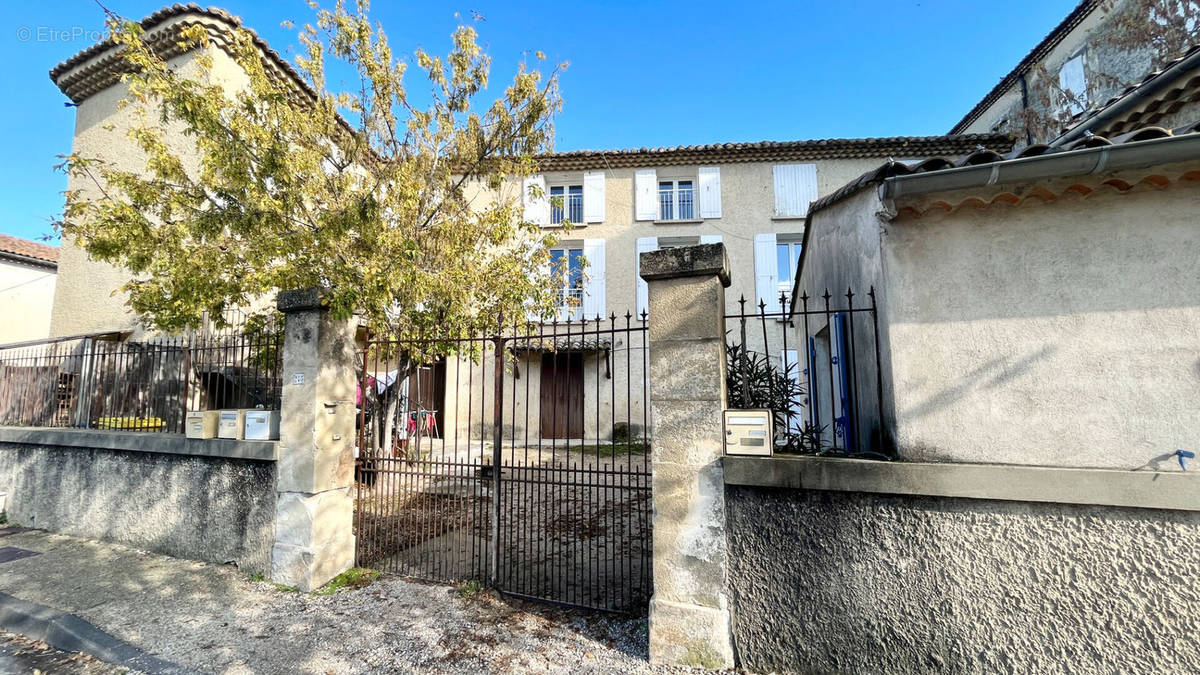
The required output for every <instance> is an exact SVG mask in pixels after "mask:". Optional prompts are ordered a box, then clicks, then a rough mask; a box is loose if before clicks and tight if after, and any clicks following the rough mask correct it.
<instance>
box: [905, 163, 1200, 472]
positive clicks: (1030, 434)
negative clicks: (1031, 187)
mask: <svg viewBox="0 0 1200 675" xmlns="http://www.w3.org/2000/svg"><path fill="white" fill-rule="evenodd" d="M1187 168H1188V167H1179V166H1176V167H1156V168H1155V169H1154V170H1153V173H1154V174H1156V175H1158V176H1159V177H1161V178H1163V179H1164V180H1167V182H1173V183H1176V184H1173V185H1171V186H1170V187H1166V188H1165V189H1151V188H1148V187H1145V186H1144V185H1143V186H1142V187H1139V188H1137V189H1135V190H1132V191H1130V192H1128V193H1125V194H1122V193H1118V192H1117V191H1116V190H1113V189H1111V188H1108V187H1104V186H1100V185H1098V184H1097V183H1098V182H1099V181H1100V180H1108V179H1110V177H1104V178H1098V179H1095V181H1083V182H1084V183H1086V184H1087V185H1090V186H1092V188H1087V187H1085V188H1084V189H1085V190H1091V189H1093V188H1094V191H1093V193H1092V194H1091V195H1090V196H1089V197H1087V198H1086V199H1085V198H1083V197H1081V196H1080V195H1079V194H1078V193H1077V192H1076V191H1075V190H1073V189H1068V188H1067V187H1066V186H1068V185H1071V184H1072V181H1070V180H1067V181H1062V182H1060V183H1059V184H1048V185H1045V186H1040V188H1039V189H1044V190H1046V191H1047V192H1048V193H1051V194H1055V195H1061V196H1060V197H1058V198H1057V199H1055V200H1054V201H1053V202H1049V203H1044V202H1043V200H1042V199H1038V198H1034V199H1029V200H1026V201H1024V202H1023V203H1022V204H1021V205H1019V206H1008V205H1003V204H998V205H995V206H991V207H988V208H976V207H973V206H969V205H964V206H961V207H959V208H956V209H955V210H954V211H953V212H951V213H944V211H943V210H942V209H940V208H933V209H932V210H931V211H930V212H929V213H928V214H927V215H926V216H925V217H922V218H913V217H907V216H902V217H901V218H899V219H898V220H896V221H894V222H893V223H891V224H890V225H889V226H887V227H886V232H885V234H884V236H883V238H882V241H883V242H884V247H883V269H884V270H885V274H886V281H887V301H886V303H885V304H884V307H883V313H884V314H885V316H886V321H887V324H888V329H887V332H888V336H889V338H888V339H889V342H890V351H891V378H890V379H891V384H892V388H893V389H894V391H895V414H896V420H897V422H896V438H897V443H898V446H899V449H900V454H901V457H903V458H905V459H909V460H917V461H960V462H993V463H1010V464H1031V465H1043V466H1066V467H1097V468H1118V469H1139V468H1149V469H1157V470H1165V471H1171V470H1175V471H1178V470H1179V465H1178V463H1177V462H1176V461H1175V457H1174V453H1175V451H1176V449H1178V448H1184V449H1190V448H1195V446H1196V443H1197V439H1198V438H1200V418H1198V417H1197V416H1196V415H1195V411H1196V410H1197V409H1200V353H1198V352H1197V345H1200V275H1197V274H1195V264H1196V262H1195V261H1196V260H1197V258H1200V230H1198V229H1197V228H1196V221H1195V215H1196V213H1200V192H1198V191H1197V190H1196V189H1195V186H1194V181H1190V180H1188V179H1186V177H1185V176H1186V175H1190V174H1185V170H1186V169H1187ZM1139 176H1140V174H1125V175H1119V176H1115V177H1111V178H1115V179H1120V180H1124V181H1126V182H1128V183H1130V184H1138V183H1139ZM1005 189H1009V190H1012V191H1014V192H1016V193H1017V194H1022V193H1024V192H1025V191H1027V189H1028V188H1027V187H1022V186H1016V187H1009V188H1005ZM965 194H966V193H965V192H964V193H963V194H959V195H945V194H942V195H937V196H936V197H937V199H939V200H941V201H943V202H945V203H949V204H957V203H959V200H960V199H962V198H963V196H964V195H965ZM983 196H984V197H985V198H986V197H987V195H983ZM984 201H986V199H985V200H984Z"/></svg>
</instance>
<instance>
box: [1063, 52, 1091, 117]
mask: <svg viewBox="0 0 1200 675" xmlns="http://www.w3.org/2000/svg"><path fill="white" fill-rule="evenodd" d="M1058 86H1059V88H1060V89H1062V94H1063V104H1064V109H1065V110H1066V111H1067V112H1068V113H1070V114H1071V115H1078V114H1079V113H1081V112H1083V111H1084V109H1086V108H1087V105H1088V91H1087V77H1086V76H1085V75H1084V72H1083V54H1080V55H1078V56H1076V57H1075V58H1073V59H1070V60H1068V61H1067V62H1066V63H1064V64H1063V65H1062V68H1060V69H1059V71H1058Z"/></svg>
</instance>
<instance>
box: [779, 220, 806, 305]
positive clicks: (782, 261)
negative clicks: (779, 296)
mask: <svg viewBox="0 0 1200 675" xmlns="http://www.w3.org/2000/svg"><path fill="white" fill-rule="evenodd" d="M800 241H801V240H799V239H794V240H791V241H789V240H788V239H786V238H785V237H784V236H783V235H780V236H777V237H776V238H775V269H776V270H777V273H778V275H779V277H778V279H779V292H780V293H783V294H786V295H789V296H790V295H791V293H792V284H793V283H795V280H796V269H797V268H798V267H799V265H800Z"/></svg>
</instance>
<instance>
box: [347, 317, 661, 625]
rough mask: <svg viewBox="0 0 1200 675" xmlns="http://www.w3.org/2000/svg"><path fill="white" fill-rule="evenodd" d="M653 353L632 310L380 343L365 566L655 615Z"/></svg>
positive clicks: (368, 398) (361, 483) (361, 497)
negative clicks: (651, 610)
mask: <svg viewBox="0 0 1200 675" xmlns="http://www.w3.org/2000/svg"><path fill="white" fill-rule="evenodd" d="M646 347H647V331H646V327H645V322H644V321H638V320H635V319H634V317H633V316H632V315H631V314H626V315H625V316H624V317H617V316H616V315H612V316H610V317H609V318H608V319H603V320H598V319H593V320H590V321H578V320H576V321H564V322H554V323H546V324H538V325H514V326H510V327H508V329H506V330H504V331H500V330H497V331H496V333H495V334H492V335H484V336H474V337H470V336H450V337H442V336H439V337H415V336H414V337H411V338H408V337H406V338H400V339H375V340H370V341H369V342H368V343H367V345H366V349H365V351H364V352H363V355H362V371H361V373H360V375H359V399H358V400H359V421H358V432H359V433H358V448H357V456H358V462H357V472H356V473H357V485H358V488H357V489H358V493H357V507H356V514H355V528H356V532H355V533H356V536H357V539H356V541H357V554H358V564H360V565H365V566H369V567H373V568H376V569H382V570H386V571H391V572H396V573H400V574H404V575H406V576H412V577H417V578H422V579H429V580H435V581H443V582H455V581H463V580H469V579H478V580H481V581H487V582H488V583H490V584H491V585H493V586H495V587H497V588H499V589H500V590H502V591H504V592H506V593H510V594H513V595H519V596H527V597H533V598H539V599H545V600H551V601H555V602H559V603H564V604H570V605H577V606H585V607H593V608H602V609H609V610H618V611H629V612H642V611H645V606H646V602H647V601H648V598H649V594H650V589H651V587H650V558H649V553H650V510H651V500H650V468H649V445H650V437H649V428H648V424H647V422H648V405H647V395H648V389H647V381H646V377H645V373H646V371H647V363H648V361H647V353H646Z"/></svg>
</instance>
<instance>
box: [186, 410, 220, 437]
mask: <svg viewBox="0 0 1200 675" xmlns="http://www.w3.org/2000/svg"><path fill="white" fill-rule="evenodd" d="M220 415H221V413H219V412H217V411H216V410H196V411H192V412H189V413H188V414H187V421H186V425H185V426H184V430H185V431H186V433H185V436H186V437H187V438H216V437H217V423H218V422H219V421H220V419H219V418H220Z"/></svg>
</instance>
